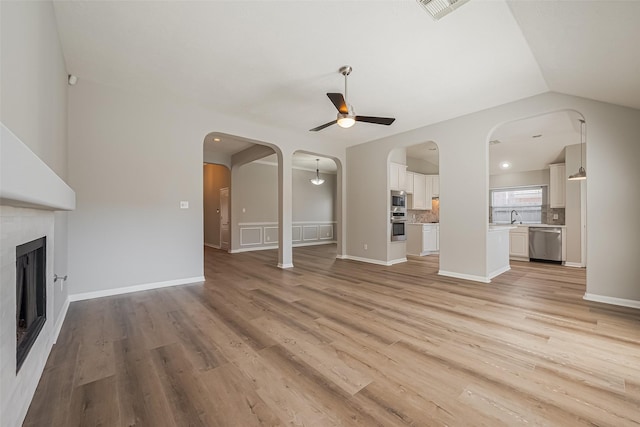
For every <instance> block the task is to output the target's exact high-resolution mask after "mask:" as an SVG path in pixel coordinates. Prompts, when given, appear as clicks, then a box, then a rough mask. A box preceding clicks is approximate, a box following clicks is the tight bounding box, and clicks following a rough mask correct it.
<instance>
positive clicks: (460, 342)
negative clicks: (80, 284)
mask: <svg viewBox="0 0 640 427" xmlns="http://www.w3.org/2000/svg"><path fill="white" fill-rule="evenodd" d="M276 257H277V256H276V253H275V251H260V252H254V253H244V254H236V255H228V254H226V253H223V252H221V251H217V250H215V249H210V248H206V250H205V268H206V277H207V281H206V282H205V283H204V284H197V285H189V286H181V287H174V288H165V289H162V290H155V291H147V292H139V293H135V294H128V295H122V296H117V297H110V298H101V299H96V300H90V301H84V302H78V303H73V304H72V305H71V307H70V309H69V313H68V316H67V319H66V321H65V323H64V326H63V329H62V332H61V335H60V338H59V340H58V344H57V345H56V346H55V347H54V349H53V351H52V353H51V356H50V357H49V361H48V363H47V367H46V370H45V372H44V375H43V376H42V379H41V381H40V384H39V386H38V390H37V392H36V396H35V398H34V400H33V403H32V404H31V408H30V410H29V414H28V416H27V419H26V422H25V425H27V426H65V427H66V426H81V425H82V426H98V425H100V426H134V425H135V426H154V427H155V426H187V425H189V426H240V427H245V426H262V425H268V426H276V425H294V426H333V425H345V426H346V425H349V426H350V425H359V426H401V425H414V426H439V425H450V426H470V425H474V426H476V425H477V426H480V425H485V426H501V425H504V426H514V425H553V426H580V425H589V426H593V425H599V426H631V425H639V424H640V312H639V311H637V310H632V309H625V308H619V307H613V306H607V305H602V304H597V303H589V302H586V301H583V300H582V295H583V294H584V291H585V289H584V288H585V286H584V282H585V272H584V270H580V269H571V268H565V267H560V266H556V265H547V264H536V263H517V262H516V263H513V268H512V270H511V271H509V272H507V273H505V274H503V275H502V276H500V277H498V278H497V279H496V280H494V282H493V283H491V284H481V283H475V282H465V281H461V280H455V279H450V278H444V277H440V276H438V275H437V274H436V272H437V262H438V259H437V257H435V256H429V257H423V258H415V257H412V258H410V260H409V262H407V263H405V264H399V265H395V266H392V267H382V266H376V265H370V264H363V263H358V262H354V261H342V260H335V259H334V257H335V246H331V245H329V246H318V247H307V248H299V249H294V264H295V268H293V269H290V270H281V269H278V268H276V267H275V264H276Z"/></svg>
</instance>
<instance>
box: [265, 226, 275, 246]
mask: <svg viewBox="0 0 640 427" xmlns="http://www.w3.org/2000/svg"><path fill="white" fill-rule="evenodd" d="M264 243H265V244H270V245H272V244H277V243H278V227H264Z"/></svg>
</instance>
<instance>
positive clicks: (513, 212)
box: [511, 209, 522, 224]
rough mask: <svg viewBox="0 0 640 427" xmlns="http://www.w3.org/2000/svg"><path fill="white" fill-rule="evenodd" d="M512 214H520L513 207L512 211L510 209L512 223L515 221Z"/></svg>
mask: <svg viewBox="0 0 640 427" xmlns="http://www.w3.org/2000/svg"><path fill="white" fill-rule="evenodd" d="M513 214H516V215H517V216H520V214H519V213H518V211H517V210H515V209H514V210H512V211H511V224H514V223H515V222H516V220H515V219H513ZM520 224H522V220H521V221H520Z"/></svg>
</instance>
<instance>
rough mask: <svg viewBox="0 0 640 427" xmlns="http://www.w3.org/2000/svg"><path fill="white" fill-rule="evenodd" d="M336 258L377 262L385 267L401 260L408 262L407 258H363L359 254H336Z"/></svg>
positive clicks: (370, 262)
mask: <svg viewBox="0 0 640 427" xmlns="http://www.w3.org/2000/svg"><path fill="white" fill-rule="evenodd" d="M336 258H338V259H348V260H351V261H359V262H366V263H369V264H376V265H384V266H385V267H389V266H391V265H393V264H398V263H401V262H407V258H400V259H394V260H391V261H381V260H379V259H372V258H362V257H359V256H352V255H341V256H339V257H338V256H336Z"/></svg>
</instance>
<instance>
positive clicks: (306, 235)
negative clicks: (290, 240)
mask: <svg viewBox="0 0 640 427" xmlns="http://www.w3.org/2000/svg"><path fill="white" fill-rule="evenodd" d="M302 240H304V241H305V242H306V241H308V240H318V226H317V225H303V226H302Z"/></svg>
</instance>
